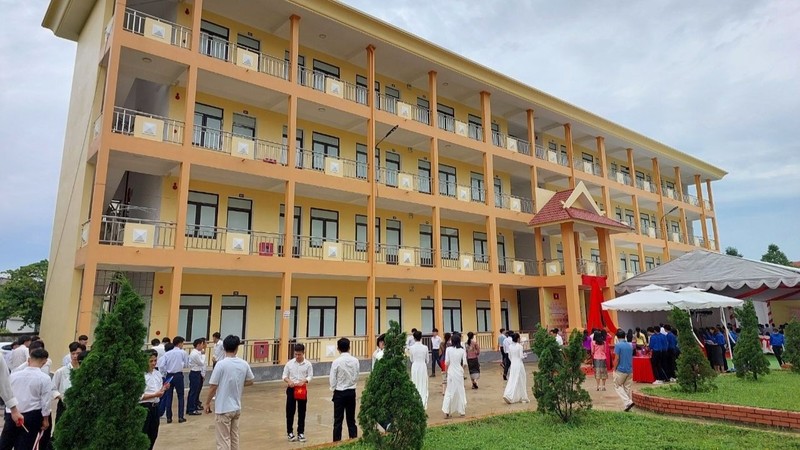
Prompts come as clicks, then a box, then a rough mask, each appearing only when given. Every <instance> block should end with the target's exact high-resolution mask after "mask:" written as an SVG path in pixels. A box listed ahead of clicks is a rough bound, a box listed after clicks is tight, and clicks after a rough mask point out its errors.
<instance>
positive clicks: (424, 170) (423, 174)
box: [417, 159, 431, 194]
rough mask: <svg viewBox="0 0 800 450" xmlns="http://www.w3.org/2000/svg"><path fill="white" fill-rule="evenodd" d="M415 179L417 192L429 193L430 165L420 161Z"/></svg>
mask: <svg viewBox="0 0 800 450" xmlns="http://www.w3.org/2000/svg"><path fill="white" fill-rule="evenodd" d="M417 178H418V179H419V191H420V192H422V193H423V194H430V193H431V163H430V161H425V160H424V159H420V160H419V162H418V164H417Z"/></svg>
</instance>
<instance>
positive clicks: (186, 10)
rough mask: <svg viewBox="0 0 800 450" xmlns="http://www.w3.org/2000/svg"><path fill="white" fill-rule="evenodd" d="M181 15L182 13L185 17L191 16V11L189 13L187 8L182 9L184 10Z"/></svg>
mask: <svg viewBox="0 0 800 450" xmlns="http://www.w3.org/2000/svg"><path fill="white" fill-rule="evenodd" d="M183 13H184V14H186V15H187V16H188V15H189V14H191V13H192V12H191V11H189V8H186V9H184V10H183Z"/></svg>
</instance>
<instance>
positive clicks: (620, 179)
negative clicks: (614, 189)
mask: <svg viewBox="0 0 800 450" xmlns="http://www.w3.org/2000/svg"><path fill="white" fill-rule="evenodd" d="M608 179H609V180H614V181H616V182H617V183H622V184H624V185H627V186H631V176H630V175H628V174H627V173H622V172H620V171H618V170H614V169H611V170H609V171H608Z"/></svg>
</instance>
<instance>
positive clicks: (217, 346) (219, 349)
mask: <svg viewBox="0 0 800 450" xmlns="http://www.w3.org/2000/svg"><path fill="white" fill-rule="evenodd" d="M211 337H212V338H214V353H213V354H212V355H211V361H212V363H213V365H214V366H216V365H217V363H218V362H220V361H222V360H223V359H225V348H224V347H223V346H222V335H221V334H219V331H217V332H216V333H214V334H213V335H212V336H211Z"/></svg>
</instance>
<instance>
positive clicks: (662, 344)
mask: <svg viewBox="0 0 800 450" xmlns="http://www.w3.org/2000/svg"><path fill="white" fill-rule="evenodd" d="M647 333H648V334H650V352H651V354H650V364H652V365H653V376H655V378H656V381H654V382H653V384H662V383H664V382H665V381H669V377H668V376H667V373H666V371H665V370H664V366H665V360H666V355H667V336H666V335H663V334H661V333H660V332H659V331H658V330H657V329H656V328H655V327H650V328H648V329H647Z"/></svg>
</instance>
